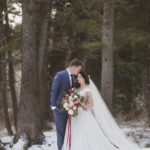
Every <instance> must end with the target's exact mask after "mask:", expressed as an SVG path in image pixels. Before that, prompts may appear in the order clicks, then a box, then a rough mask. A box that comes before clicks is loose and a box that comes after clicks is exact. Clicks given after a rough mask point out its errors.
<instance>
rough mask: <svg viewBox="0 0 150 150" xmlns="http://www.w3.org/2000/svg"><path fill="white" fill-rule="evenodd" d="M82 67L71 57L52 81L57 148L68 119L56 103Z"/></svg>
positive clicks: (70, 86)
mask: <svg viewBox="0 0 150 150" xmlns="http://www.w3.org/2000/svg"><path fill="white" fill-rule="evenodd" d="M81 68H82V62H81V61H80V60H79V59H77V58H75V59H73V60H72V61H71V62H70V64H69V67H68V68H67V69H65V70H64V71H61V72H57V73H56V75H55V78H54V81H53V86H52V91H51V109H53V112H54V118H55V122H56V132H57V146H58V150H61V149H62V146H63V142H64V135H65V130H66V124H67V120H68V113H67V111H65V112H60V109H61V107H62V106H60V105H59V104H58V102H61V101H62V99H63V96H64V91H65V92H67V91H68V90H69V89H70V88H72V87H74V84H75V83H74V78H75V75H77V74H78V73H79V72H80V70H81Z"/></svg>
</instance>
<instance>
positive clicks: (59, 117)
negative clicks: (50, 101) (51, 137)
mask: <svg viewBox="0 0 150 150" xmlns="http://www.w3.org/2000/svg"><path fill="white" fill-rule="evenodd" d="M54 118H55V122H56V132H57V146H58V150H61V149H62V146H63V142H64V136H65V131H66V124H67V120H68V114H67V112H59V110H58V109H57V108H56V109H55V110H54Z"/></svg>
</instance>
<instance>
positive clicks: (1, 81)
mask: <svg viewBox="0 0 150 150" xmlns="http://www.w3.org/2000/svg"><path fill="white" fill-rule="evenodd" d="M4 3H5V1H4V0H0V4H2V5H0V47H2V46H3V45H4V44H5V37H6V36H5V33H4V24H3V20H4V16H3V11H4V10H5V5H4ZM0 67H1V68H0V69H1V70H0V71H1V72H0V73H1V74H0V91H1V92H2V102H3V113H4V119H5V125H6V128H7V131H8V134H9V135H13V132H12V129H11V123H10V119H9V113H8V105H7V83H6V52H0Z"/></svg>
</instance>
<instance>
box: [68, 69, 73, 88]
mask: <svg viewBox="0 0 150 150" xmlns="http://www.w3.org/2000/svg"><path fill="white" fill-rule="evenodd" d="M67 72H68V74H69V79H70V85H71V86H72V80H71V72H70V71H69V68H67Z"/></svg>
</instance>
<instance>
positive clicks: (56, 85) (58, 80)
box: [51, 73, 61, 109]
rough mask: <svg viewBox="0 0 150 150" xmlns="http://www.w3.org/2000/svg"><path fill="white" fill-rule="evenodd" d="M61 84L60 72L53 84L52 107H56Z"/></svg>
mask: <svg viewBox="0 0 150 150" xmlns="http://www.w3.org/2000/svg"><path fill="white" fill-rule="evenodd" d="M60 84H61V76H60V73H57V74H56V75H55V78H54V81H53V85H52V91H51V108H52V109H55V108H56V99H57V94H58V91H59V88H60Z"/></svg>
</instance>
